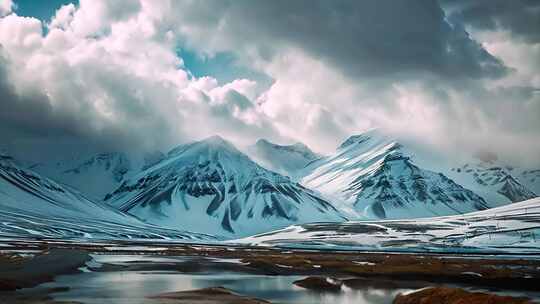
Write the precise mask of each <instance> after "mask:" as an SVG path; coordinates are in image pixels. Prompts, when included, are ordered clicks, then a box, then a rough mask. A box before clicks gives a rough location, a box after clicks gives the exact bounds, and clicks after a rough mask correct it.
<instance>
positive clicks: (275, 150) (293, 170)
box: [248, 139, 322, 179]
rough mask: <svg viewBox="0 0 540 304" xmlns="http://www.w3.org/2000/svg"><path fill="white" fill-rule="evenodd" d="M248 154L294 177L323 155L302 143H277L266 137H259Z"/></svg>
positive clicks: (273, 169) (273, 168)
mask: <svg viewBox="0 0 540 304" xmlns="http://www.w3.org/2000/svg"><path fill="white" fill-rule="evenodd" d="M248 154H249V156H250V157H251V158H253V159H254V160H255V161H257V162H258V163H259V164H261V165H262V166H264V167H265V168H268V169H270V170H272V171H275V172H279V173H281V174H284V175H287V176H289V177H291V178H293V179H294V178H296V177H297V176H298V174H299V172H300V171H301V170H302V169H304V168H305V167H306V165H307V164H309V163H311V162H312V161H314V160H316V159H319V158H321V157H322V156H321V155H319V154H317V153H315V152H313V151H311V149H310V148H309V147H307V146H306V145H304V144H302V143H296V144H293V145H277V144H274V143H271V142H269V141H267V140H265V139H259V140H258V141H257V142H256V143H255V145H253V146H250V147H249V148H248Z"/></svg>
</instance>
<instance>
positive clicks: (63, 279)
mask: <svg viewBox="0 0 540 304" xmlns="http://www.w3.org/2000/svg"><path fill="white" fill-rule="evenodd" d="M301 278H302V277H297V276H264V275H248V274H234V273H222V274H202V275H186V274H178V273H172V272H171V273H164V272H112V273H83V274H76V275H66V276H60V277H59V278H58V279H57V281H56V282H54V283H48V284H45V286H44V287H57V286H69V287H70V290H69V291H67V292H62V293H56V294H53V297H54V299H56V300H64V301H68V300H69V301H79V302H83V303H88V304H105V303H126V304H127V303H148V300H147V299H145V297H147V296H150V295H155V294H159V293H163V292H172V291H183V290H192V289H199V288H205V287H216V286H223V287H225V288H228V289H230V290H233V291H234V292H237V293H239V294H242V295H246V296H251V297H256V298H260V299H265V300H268V301H271V302H272V303H302V304H304V303H305V304H312V303H328V304H330V303H332V304H349V303H351V304H352V303H355V304H368V303H369V304H387V303H392V300H393V299H394V297H395V295H396V294H397V293H398V292H400V291H403V290H382V289H365V290H354V291H353V290H346V291H344V292H341V293H338V294H333V293H317V292H311V291H308V290H305V289H302V288H299V287H296V286H294V285H293V284H292V282H293V281H295V280H298V279H301Z"/></svg>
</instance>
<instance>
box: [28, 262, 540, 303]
mask: <svg viewBox="0 0 540 304" xmlns="http://www.w3.org/2000/svg"><path fill="white" fill-rule="evenodd" d="M93 258H94V261H92V262H90V263H88V267H89V268H92V267H97V268H100V267H101V265H103V264H108V265H123V266H126V265H146V267H147V268H148V269H151V268H152V267H151V266H150V267H148V265H160V267H157V268H158V269H160V270H144V271H140V270H137V271H134V270H107V271H89V270H88V269H87V268H83V270H84V271H86V272H82V273H76V274H71V275H62V276H58V277H57V278H56V279H55V281H54V282H49V283H45V284H42V285H40V286H38V287H36V288H32V289H28V290H26V291H25V290H23V292H36V290H39V289H45V288H55V287H69V290H67V291H62V292H57V293H53V294H52V296H53V298H54V299H55V300H62V301H77V302H82V303H87V304H108V303H111V304H112V303H114V304H119V303H121V304H123V303H126V304H128V303H129V304H132V303H133V304H137V303H151V302H150V301H149V300H148V299H147V298H146V297H148V296H152V295H156V294H160V293H164V292H175V291H185V290H193V289H200V288H206V287H217V286H222V287H225V288H228V289H230V290H232V291H234V292H236V293H239V294H242V295H245V296H250V297H255V298H259V299H264V300H268V301H270V302H272V303H291V304H292V303H301V304H316V303H320V304H323V303H324V304H349V303H350V304H352V303H354V304H389V303H392V300H393V299H394V297H395V296H396V295H397V294H398V293H400V292H404V291H408V290H411V289H409V288H399V286H400V285H399V284H400V283H399V282H398V281H396V282H393V283H394V284H392V287H389V288H386V287H381V288H373V287H369V286H366V287H365V288H362V287H360V289H354V290H352V289H348V288H346V287H345V288H344V290H343V291H342V292H340V293H320V292H315V291H309V290H306V289H303V288H300V287H297V286H295V285H294V284H293V282H294V281H296V280H299V279H302V278H305V276H288V275H259V274H249V273H242V272H235V271H216V270H215V268H214V269H213V270H212V269H210V270H208V271H203V272H200V271H199V272H197V273H193V272H192V273H183V272H179V271H177V270H175V271H167V270H163V269H164V267H163V265H169V264H171V263H174V262H181V261H186V260H189V259H192V260H196V259H197V258H189V257H163V256H138V255H93ZM214 263H216V264H219V263H226V264H231V263H233V264H234V263H238V264H240V262H239V261H236V260H221V259H216V260H215V261H214ZM165 268H166V267H165ZM396 284H397V285H396ZM396 286H398V287H396ZM403 286H405V282H403ZM506 294H508V293H506ZM513 294H514V295H518V296H523V295H525V294H523V293H513ZM526 295H528V296H531V295H532V296H533V297H535V298H536V299H538V298H540V297H538V295H537V294H526Z"/></svg>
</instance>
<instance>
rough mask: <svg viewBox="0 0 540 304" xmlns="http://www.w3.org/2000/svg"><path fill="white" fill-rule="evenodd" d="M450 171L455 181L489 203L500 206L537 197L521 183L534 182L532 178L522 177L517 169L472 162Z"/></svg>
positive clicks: (476, 161)
mask: <svg viewBox="0 0 540 304" xmlns="http://www.w3.org/2000/svg"><path fill="white" fill-rule="evenodd" d="M451 171H452V172H450V173H449V174H450V175H452V176H453V177H454V178H455V179H456V180H458V181H461V182H462V183H464V184H467V185H468V186H469V187H470V188H471V189H473V191H475V192H476V193H478V194H479V195H481V196H482V197H484V198H485V199H486V200H489V201H490V202H494V203H499V204H501V205H502V204H507V203H513V202H519V201H523V200H527V199H530V198H534V197H537V196H538V195H536V193H535V192H534V191H532V190H530V189H529V188H528V187H527V186H526V185H525V184H524V183H523V182H522V179H523V180H526V181H530V180H533V181H534V177H533V178H531V177H530V176H527V174H526V175H525V176H523V175H522V173H520V172H518V170H517V169H515V168H513V167H510V166H504V165H502V164H498V163H496V162H485V161H480V160H473V161H471V162H468V163H466V164H464V165H462V166H456V167H454V168H452V169H451ZM526 172H529V171H526ZM531 172H534V171H531Z"/></svg>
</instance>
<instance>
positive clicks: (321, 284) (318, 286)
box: [293, 277, 343, 292]
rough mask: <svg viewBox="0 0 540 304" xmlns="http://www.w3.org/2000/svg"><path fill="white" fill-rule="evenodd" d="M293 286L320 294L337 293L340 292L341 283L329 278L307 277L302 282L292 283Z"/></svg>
mask: <svg viewBox="0 0 540 304" xmlns="http://www.w3.org/2000/svg"><path fill="white" fill-rule="evenodd" d="M293 284H294V285H296V286H299V287H302V288H305V289H310V290H315V291H320V292H325V291H326V292H338V291H341V286H342V285H343V282H342V281H341V280H339V279H336V278H330V277H307V278H305V279H302V280H298V281H294V282H293Z"/></svg>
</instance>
